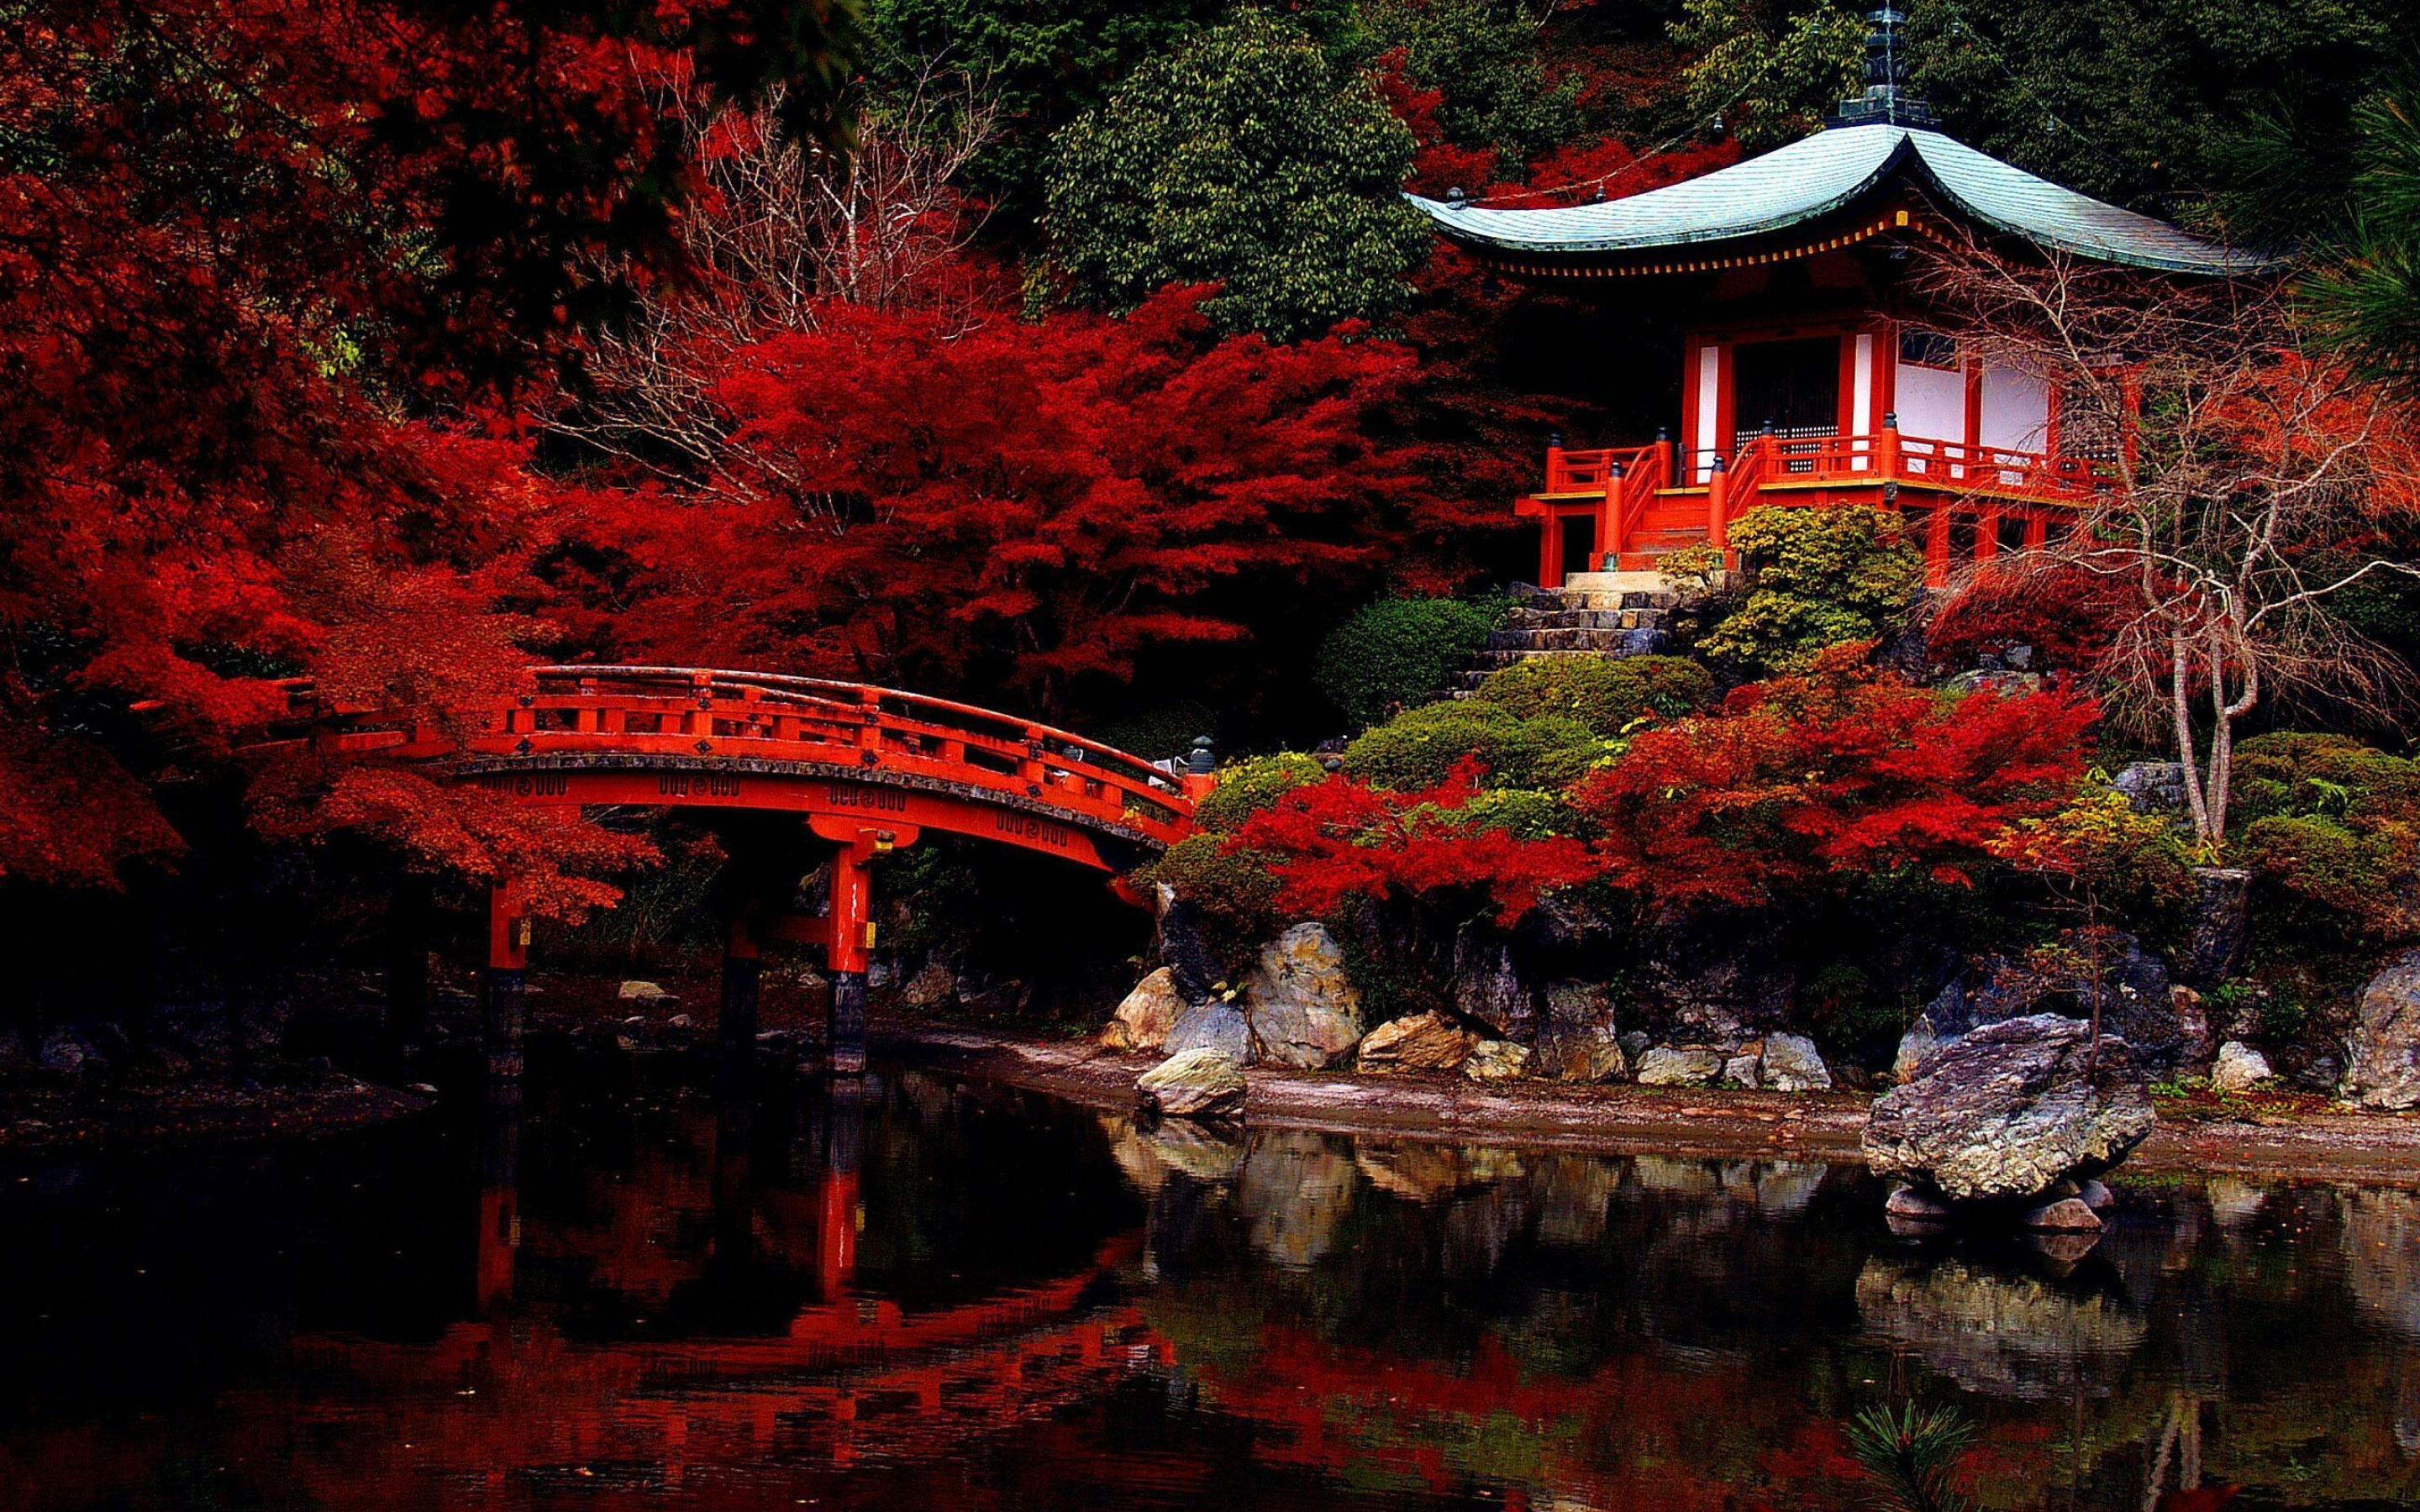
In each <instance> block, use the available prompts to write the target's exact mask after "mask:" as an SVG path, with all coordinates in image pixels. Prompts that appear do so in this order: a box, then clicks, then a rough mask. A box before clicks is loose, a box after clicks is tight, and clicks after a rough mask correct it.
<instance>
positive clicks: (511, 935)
mask: <svg viewBox="0 0 2420 1512" xmlns="http://www.w3.org/2000/svg"><path fill="white" fill-rule="evenodd" d="M529 942H530V921H529V909H528V907H527V906H526V903H525V902H524V900H523V898H522V896H521V887H520V883H519V882H518V881H517V880H515V879H513V878H511V877H504V878H500V879H498V880H497V881H496V882H495V883H494V884H493V885H492V886H490V887H489V888H488V964H487V969H486V971H485V972H484V973H482V975H481V977H480V989H479V998H480V1004H479V1007H480V1027H481V1029H482V1031H483V1032H484V1035H485V1038H486V1040H487V1046H488V1072H489V1074H490V1075H493V1076H504V1077H519V1076H520V1073H521V1026H522V996H521V990H522V988H523V987H524V986H525V985H526V983H527V979H528V975H529Z"/></svg>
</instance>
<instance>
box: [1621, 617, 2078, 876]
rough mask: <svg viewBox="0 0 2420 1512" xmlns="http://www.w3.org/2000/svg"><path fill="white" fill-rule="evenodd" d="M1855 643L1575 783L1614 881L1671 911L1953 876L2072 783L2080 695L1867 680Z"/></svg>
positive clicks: (1648, 736)
mask: <svg viewBox="0 0 2420 1512" xmlns="http://www.w3.org/2000/svg"><path fill="white" fill-rule="evenodd" d="M1866 649H1867V648H1865V647H1863V646H1845V647H1836V648H1834V649H1832V650H1830V651H1827V652H1825V653H1824V654H1823V657H1822V658H1821V659H1820V660H1819V661H1818V663H1817V665H1816V667H1815V668H1814V670H1813V671H1810V672H1809V673H1807V675H1806V676H1803V677H1782V678H1776V679H1774V680H1772V681H1770V682H1766V683H1760V684H1755V685H1752V686H1750V687H1744V688H1741V689H1739V690H1738V691H1737V692H1735V693H1733V694H1732V696H1731V700H1730V707H1729V709H1728V710H1727V712H1726V713H1725V715H1724V716H1723V717H1720V718H1714V719H1699V720H1690V721H1687V722H1684V723H1681V724H1677V725H1672V726H1669V727H1667V728H1663V729H1657V730H1650V731H1647V732H1645V733H1642V734H1640V735H1639V736H1638V737H1637V739H1636V740H1635V741H1634V742H1633V743H1632V745H1631V748H1630V750H1629V753H1628V754H1627V755H1625V756H1624V757H1623V758H1622V759H1621V761H1620V762H1618V763H1616V764H1614V765H1613V766H1611V767H1610V768H1607V769H1606V770H1605V771H1602V772H1599V773H1597V774H1595V775H1594V776H1593V777H1592V778H1590V779H1589V780H1588V781H1587V782H1586V783H1584V784H1583V785H1582V787H1581V788H1580V790H1579V794H1578V801H1579V803H1580V806H1581V807H1582V808H1583V809H1584V810H1587V811H1589V812H1590V813H1591V814H1592V815H1593V816H1594V817H1595V818H1596V819H1597V820H1598V822H1599V823H1600V824H1601V825H1603V826H1604V831H1605V834H1604V838H1603V839H1602V840H1601V841H1599V842H1598V850H1599V854H1600V855H1601V856H1603V857H1604V859H1605V861H1606V864H1607V866H1608V867H1609V868H1610V871H1611V875H1612V877H1613V880H1615V881H1616V882H1618V883H1621V885H1623V886H1626V887H1637V888H1639V889H1641V890H1644V891H1647V892H1650V893H1652V895H1653V896H1655V897H1656V898H1658V899H1660V900H1663V901H1665V902H1667V903H1678V904H1686V903H1699V902H1719V903H1742V904H1757V903H1765V902H1768V901H1770V900H1771V899H1772V898H1773V897H1774V896H1775V895H1776V893H1782V892H1788V891H1792V890H1794V889H1800V888H1805V887H1813V886H1817V885H1820V884H1822V883H1823V882H1824V881H1825V880H1826V878H1827V877H1829V876H1830V875H1831V874H1832V873H1834V872H1870V871H1881V870H1897V869H1916V870H1919V871H1922V872H1926V873H1929V874H1930V875H1931V877H1933V878H1934V879H1935V880H1938V881H1942V882H1947V883H1962V882H1964V881H1965V880H1966V879H1967V877H1966V870H1965V869H1966V868H1967V867H1968V866H1969V865H1971V864H1973V863H1975V862H1977V861H1979V860H1981V859H1983V858H1984V857H1985V856H1987V855H1988V854H1989V846H1990V843H1991V841H1993V837H1995V836H1996V835H1998V834H1999V833H2000V832H2001V831H2002V830H2004V829H2005V828H2006V827H2007V826H2008V825H2009V824H2011V823H2013V822H2014V821H2016V820H2017V819H2020V818H2024V817H2027V816H2031V815H2035V814H2040V813H2043V812H2047V811H2049V810H2051V809H2054V808H2055V807H2056V806H2057V804H2058V803H2059V802H2060V801H2061V800H2062V798H2063V797H2064V796H2065V795H2066V794H2067V793H2068V792H2069V791H2070V790H2071V789H2072V787H2073V786H2074V784H2075V782H2076V781H2077V779H2080V778H2081V777H2082V775H2083V772H2084V764H2085V746H2084V741H2085V735H2086V732H2087V731H2088V730H2089V728H2090V726H2091V724H2092V721H2093V719H2094V717H2095V716H2096V713H2097V710H2096V707H2095V705H2094V704H2093V702H2092V701H2091V700H2089V699H2087V698H2085V697H2083V696H2081V695H2079V694H2076V693H2073V692H2071V691H2069V690H2067V689H2064V688H2056V689H2052V690H2048V691H2044V692H2038V693H2024V694H2019V695H2016V696H2014V697H2009V696H2003V695H2001V694H1999V693H1996V692H1993V691H1990V690H1984V691H1980V692H1977V693H1973V694H1970V695H1968V696H1966V697H1964V698H1955V697H1948V696H1945V695H1943V694H1939V693H1935V692H1932V691H1930V690H1928V689H1924V688H1918V687H1909V686H1907V685H1906V684H1904V683H1901V682H1899V681H1898V680H1896V679H1894V678H1891V677H1889V676H1887V675H1885V674H1883V673H1881V672H1879V671H1875V670H1874V669H1873V668H1871V667H1870V666H1869V665H1868V664H1867V662H1866V660H1865V651H1866Z"/></svg>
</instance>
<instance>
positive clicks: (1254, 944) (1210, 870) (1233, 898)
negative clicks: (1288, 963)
mask: <svg viewBox="0 0 2420 1512" xmlns="http://www.w3.org/2000/svg"><path fill="white" fill-rule="evenodd" d="M1226 843H1227V840H1226V837H1225V836H1223V835H1194V836H1190V837H1188V838H1187V839H1185V840H1181V841H1177V842H1176V843H1175V844H1173V845H1171V846H1170V847H1169V848H1168V850H1167V851H1166V852H1165V853H1164V854H1162V855H1161V856H1160V857H1159V859H1157V860H1156V861H1153V862H1151V863H1149V864H1148V865H1145V866H1143V867H1142V868H1140V870H1139V871H1138V872H1136V873H1135V874H1136V877H1137V879H1138V880H1140V882H1142V883H1143V884H1144V885H1145V886H1156V885H1157V884H1160V883H1163V882H1164V883H1166V884H1167V885H1168V886H1169V887H1171V888H1173V889H1174V890H1175V893H1176V896H1177V897H1178V898H1179V899H1181V900H1183V901H1184V902H1185V903H1189V904H1191V905H1192V906H1193V909H1194V912H1195V914H1196V916H1197V917H1198V918H1200V920H1201V926H1202V943H1204V944H1205V945H1207V946H1208V947H1209V948H1210V950H1211V953H1212V954H1214V955H1216V956H1217V957H1218V960H1219V961H1220V962H1221V963H1222V964H1224V965H1225V966H1226V968H1227V970H1228V972H1229V974H1230V976H1231V978H1232V977H1233V976H1234V975H1236V974H1239V973H1241V972H1242V971H1243V969H1244V968H1245V967H1246V966H1247V965H1249V964H1250V962H1251V961H1252V959H1253V957H1254V955H1255V954H1256V953H1257V952H1258V951H1259V949H1260V948H1261V942H1262V941H1263V940H1265V939H1267V938H1268V937H1269V936H1270V935H1271V934H1273V933H1276V932H1277V923H1278V917H1277V897H1278V880H1277V878H1276V876H1275V875H1274V874H1272V873H1271V872H1270V870H1269V857H1268V856H1265V855H1263V854H1261V853H1259V852H1255V851H1237V852H1235V853H1234V854H1233V855H1227V854H1224V851H1225V846H1226Z"/></svg>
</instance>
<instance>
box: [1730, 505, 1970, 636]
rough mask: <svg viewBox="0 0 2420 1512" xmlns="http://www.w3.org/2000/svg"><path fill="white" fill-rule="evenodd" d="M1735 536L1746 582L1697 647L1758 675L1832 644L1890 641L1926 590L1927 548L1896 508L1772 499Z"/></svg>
mask: <svg viewBox="0 0 2420 1512" xmlns="http://www.w3.org/2000/svg"><path fill="white" fill-rule="evenodd" d="M1730 544H1731V546H1732V547H1733V548H1735V549H1736V550H1737V551H1738V552H1739V554H1740V559H1741V561H1742V562H1743V563H1745V566H1746V569H1747V578H1748V582H1747V588H1746V590H1745V593H1744V594H1741V595H1740V598H1739V602H1738V603H1737V604H1736V606H1734V607H1733V608H1732V609H1730V612H1729V613H1728V614H1726V615H1724V616H1723V618H1722V619H1721V620H1720V621H1719V622H1718V623H1717V624H1716V625H1714V628H1713V629H1712V630H1710V631H1708V632H1707V633H1706V635H1705V637H1704V638H1703V639H1702V640H1699V642H1698V650H1699V653H1700V654H1701V655H1703V656H1710V657H1712V658H1714V659H1715V660H1718V661H1722V662H1726V663H1729V664H1730V665H1732V666H1734V667H1737V668H1739V669H1740V670H1741V671H1745V672H1748V673H1750V674H1754V675H1762V674H1767V673H1772V672H1789V671H1804V670H1805V669H1806V668H1807V665H1808V664H1809V663H1811V662H1812V661H1813V660H1814V658H1815V655H1816V653H1818V652H1820V651H1822V650H1823V649H1824V648H1825V647H1826V646H1834V645H1838V644H1840V643H1841V642H1843V641H1850V640H1879V639H1881V638H1882V637H1883V636H1885V635H1886V634H1888V633H1889V632H1890V631H1891V630H1893V629H1895V628H1896V627H1897V626H1898V625H1900V622H1901V621H1902V620H1903V619H1904V617H1905V616H1906V614H1907V611H1908V610H1909V609H1911V608H1913V607H1914V606H1915V604H1916V599H1917V597H1918V595H1919V594H1922V592H1923V590H1924V553H1923V552H1922V551H1921V550H1920V549H1918V548H1917V547H1916V543H1915V542H1914V541H1913V540H1911V539H1909V538H1908V536H1907V533H1906V532H1905V530H1904V528H1903V527H1902V525H1901V524H1900V517H1899V516H1898V515H1897V514H1895V513H1893V512H1891V511H1888V510H1881V509H1868V508H1865V507H1863V506H1859V505H1853V506H1846V507H1842V508H1837V509H1798V508H1790V507H1786V506H1781V505H1767V506H1765V507H1764V508H1762V509H1751V510H1749V511H1748V512H1747V513H1746V514H1745V515H1742V516H1741V517H1739V519H1738V520H1737V521H1736V522H1735V523H1733V524H1732V526H1731V528H1730Z"/></svg>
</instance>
